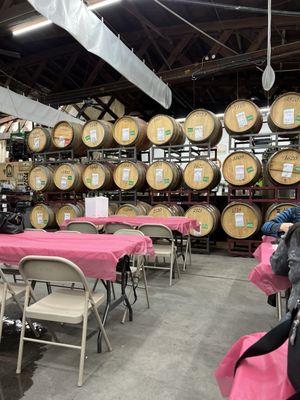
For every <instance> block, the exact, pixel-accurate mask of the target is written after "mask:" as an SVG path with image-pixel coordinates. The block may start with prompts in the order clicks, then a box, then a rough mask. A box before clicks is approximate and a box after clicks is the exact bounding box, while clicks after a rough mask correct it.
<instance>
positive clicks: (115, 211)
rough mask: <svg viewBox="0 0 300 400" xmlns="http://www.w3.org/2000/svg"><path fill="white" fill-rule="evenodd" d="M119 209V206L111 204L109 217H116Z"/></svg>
mask: <svg viewBox="0 0 300 400" xmlns="http://www.w3.org/2000/svg"><path fill="white" fill-rule="evenodd" d="M118 209H119V206H118V204H116V203H111V202H109V205H108V215H115V214H117V211H118Z"/></svg>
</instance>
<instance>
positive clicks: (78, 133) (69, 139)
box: [51, 121, 86, 156]
mask: <svg viewBox="0 0 300 400" xmlns="http://www.w3.org/2000/svg"><path fill="white" fill-rule="evenodd" d="M51 136H52V143H53V144H54V146H55V148H56V149H57V150H70V149H73V152H74V155H76V156H81V155H83V154H84V153H85V152H86V148H85V146H84V144H83V142H82V139H81V137H82V126H81V125H80V124H76V123H73V122H67V121H61V122H58V123H57V124H56V125H55V126H54V128H53V129H52V132H51Z"/></svg>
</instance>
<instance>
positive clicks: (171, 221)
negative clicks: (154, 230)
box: [66, 215, 199, 235]
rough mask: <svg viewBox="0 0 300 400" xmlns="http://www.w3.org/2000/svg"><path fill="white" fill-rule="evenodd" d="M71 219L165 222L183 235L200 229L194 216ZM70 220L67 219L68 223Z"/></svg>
mask: <svg viewBox="0 0 300 400" xmlns="http://www.w3.org/2000/svg"><path fill="white" fill-rule="evenodd" d="M71 221H89V222H92V223H93V224H95V225H105V224H107V223H109V222H121V223H125V224H129V225H131V226H139V225H142V224H163V225H165V226H167V227H168V228H170V229H171V230H172V231H178V232H180V233H182V234H183V235H188V233H189V232H190V230H191V229H199V223H198V222H197V221H196V220H195V219H192V218H186V217H169V218H158V217H150V216H149V217H148V216H141V217H125V216H118V215H112V216H111V217H99V218H89V217H80V218H73V219H71ZM67 222H69V221H66V223H67Z"/></svg>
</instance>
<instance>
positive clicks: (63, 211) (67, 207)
mask: <svg viewBox="0 0 300 400" xmlns="http://www.w3.org/2000/svg"><path fill="white" fill-rule="evenodd" d="M83 216H84V206H83V204H81V203H76V204H72V203H67V204H63V205H62V206H61V207H59V208H58V209H57V211H56V215H55V218H56V222H57V225H59V226H62V225H63V224H64V222H65V221H68V220H70V219H72V218H77V217H83Z"/></svg>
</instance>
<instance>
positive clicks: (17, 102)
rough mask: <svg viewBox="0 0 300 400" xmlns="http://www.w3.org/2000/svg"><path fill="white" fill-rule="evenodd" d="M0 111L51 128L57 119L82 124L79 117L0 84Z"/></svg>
mask: <svg viewBox="0 0 300 400" xmlns="http://www.w3.org/2000/svg"><path fill="white" fill-rule="evenodd" d="M0 111H1V112H3V113H5V114H8V115H13V116H14V117H18V118H21V119H26V120H29V121H32V122H35V123H37V124H41V125H46V126H49V127H50V128H52V127H53V126H54V125H55V124H56V123H57V122H59V121H69V122H77V123H79V124H83V123H84V122H83V121H81V120H80V119H77V118H74V117H72V115H69V114H67V113H65V112H63V111H59V110H56V109H55V108H52V107H50V106H46V105H45V104H42V103H39V102H38V101H35V100H31V99H29V98H28V97H25V96H22V95H20V94H18V93H15V92H13V91H12V90H10V89H8V88H4V87H1V86H0Z"/></svg>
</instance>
